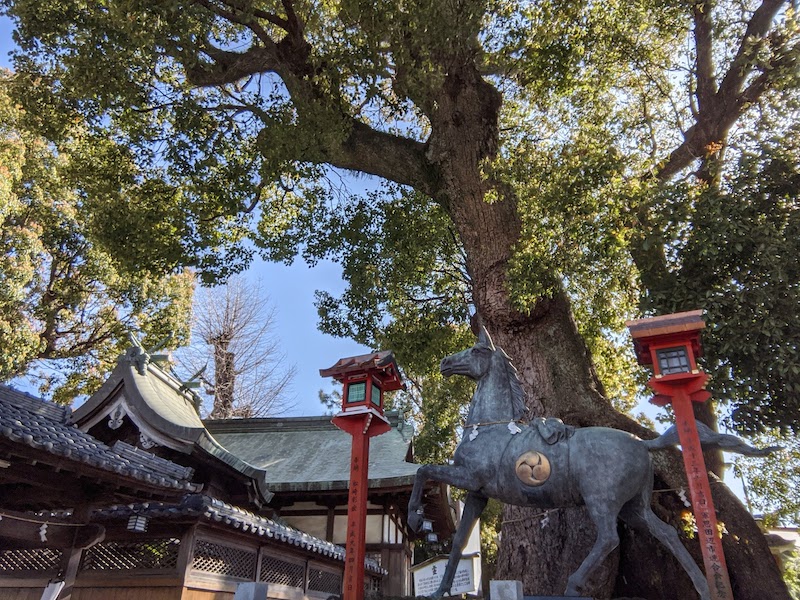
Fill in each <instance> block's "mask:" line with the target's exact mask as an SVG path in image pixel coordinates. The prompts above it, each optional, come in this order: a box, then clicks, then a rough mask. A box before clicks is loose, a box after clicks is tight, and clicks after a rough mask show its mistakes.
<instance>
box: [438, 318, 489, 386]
mask: <svg viewBox="0 0 800 600" xmlns="http://www.w3.org/2000/svg"><path fill="white" fill-rule="evenodd" d="M496 351H497V349H496V348H495V347H494V344H493V343H492V338H491V337H489V333H488V332H487V331H486V328H485V327H484V326H483V325H481V326H480V330H479V332H478V341H477V343H476V344H475V345H474V346H472V348H467V349H466V350H462V351H461V352H456V353H455V354H451V355H450V356H445V357H444V358H443V359H442V362H441V364H440V365H439V370H440V371H441V372H442V375H444V376H445V377H450V376H451V375H464V376H465V377H469V378H470V379H473V380H475V381H479V380H480V379H482V378H483V377H484V375H486V373H487V372H488V371H489V367H490V366H491V364H492V356H493V355H494V353H495V352H496Z"/></svg>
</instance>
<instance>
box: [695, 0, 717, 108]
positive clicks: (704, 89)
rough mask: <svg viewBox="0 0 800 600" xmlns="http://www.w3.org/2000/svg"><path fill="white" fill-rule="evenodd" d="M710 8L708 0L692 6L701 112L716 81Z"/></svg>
mask: <svg viewBox="0 0 800 600" xmlns="http://www.w3.org/2000/svg"><path fill="white" fill-rule="evenodd" d="M711 10H712V3H711V2H709V1H705V2H697V3H696V4H695V5H694V7H693V11H694V15H693V17H694V45H695V52H696V53H697V106H698V111H699V112H702V111H703V110H704V109H706V107H708V106H709V105H710V104H711V102H712V99H713V97H714V94H716V92H717V90H716V82H715V81H714V61H713V44H712V38H711V29H712V23H711Z"/></svg>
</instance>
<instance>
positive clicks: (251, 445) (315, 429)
mask: <svg viewBox="0 0 800 600" xmlns="http://www.w3.org/2000/svg"><path fill="white" fill-rule="evenodd" d="M387 417H388V418H389V420H390V422H391V424H392V429H391V430H390V431H388V432H387V433H384V434H383V435H379V436H377V437H374V438H372V439H371V440H370V451H369V479H370V482H369V485H370V487H371V488H379V487H381V488H385V487H406V486H411V485H412V484H413V482H414V475H415V474H416V472H417V469H418V468H419V465H415V464H412V463H410V462H407V461H406V459H407V458H410V455H411V452H410V445H411V434H412V430H411V426H409V425H407V424H404V423H402V422H401V421H399V420H398V418H397V415H396V414H392V413H388V414H387ZM205 423H206V426H207V427H208V430H209V431H210V432H211V433H212V434H213V435H214V438H215V439H217V440H218V441H219V442H220V443H221V444H222V445H223V446H225V447H226V448H227V449H228V450H229V451H230V452H231V453H233V454H235V455H237V456H239V457H240V458H242V459H243V460H245V461H247V462H248V463H250V464H252V465H254V466H256V467H258V468H260V469H263V470H264V472H265V473H266V476H267V481H268V482H269V489H270V490H271V491H273V492H281V491H287V492H288V491H317V490H318V491H325V490H342V489H347V486H348V482H349V479H350V448H351V440H352V438H351V437H350V435H348V434H347V433H345V432H343V431H341V430H339V429H337V428H336V427H335V426H334V425H333V424H332V423H331V417H330V416H326V417H296V418H273V419H229V420H216V421H206V422H205Z"/></svg>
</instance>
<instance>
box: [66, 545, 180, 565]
mask: <svg viewBox="0 0 800 600" xmlns="http://www.w3.org/2000/svg"><path fill="white" fill-rule="evenodd" d="M179 547H180V540H178V539H176V538H164V539H155V540H143V541H138V540H137V541H135V542H102V543H100V544H96V545H94V546H92V547H91V548H88V549H87V550H86V551H85V552H84V554H83V562H82V564H81V570H82V571H122V570H126V571H128V570H142V569H145V570H155V571H164V570H174V569H175V568H176V567H177V566H178V549H179Z"/></svg>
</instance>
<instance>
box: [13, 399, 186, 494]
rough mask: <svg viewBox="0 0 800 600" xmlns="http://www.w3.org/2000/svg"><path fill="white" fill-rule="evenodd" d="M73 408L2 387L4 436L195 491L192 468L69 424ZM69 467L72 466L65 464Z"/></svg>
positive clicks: (121, 472)
mask: <svg viewBox="0 0 800 600" xmlns="http://www.w3.org/2000/svg"><path fill="white" fill-rule="evenodd" d="M69 414H70V413H69V409H68V408H66V407H62V406H58V405H56V404H53V403H51V402H45V401H43V400H40V399H38V398H35V397H33V396H31V395H30V394H26V393H24V392H21V391H19V390H15V389H14V388H11V387H8V386H5V385H0V438H5V439H7V440H9V441H11V442H13V443H16V444H22V445H26V446H29V447H31V448H35V449H37V450H43V451H45V452H48V453H50V454H52V455H54V456H58V457H63V458H66V459H68V460H69V461H72V462H73V463H74V469H73V470H75V471H77V470H79V469H80V468H81V467H80V465H81V464H85V465H90V466H92V467H95V468H98V469H101V470H103V471H106V472H108V473H109V474H111V475H112V476H113V475H118V476H122V477H127V478H130V479H135V480H138V481H141V482H144V483H147V484H149V485H152V486H157V487H161V488H167V489H174V490H178V491H181V490H182V491H191V492H196V491H199V490H200V486H199V485H197V484H194V483H192V482H191V477H192V475H193V471H192V469H187V468H185V467H181V466H180V465H176V464H175V463H173V462H171V461H168V460H165V459H163V458H160V457H158V456H155V455H153V454H150V453H149V452H144V451H142V450H139V449H137V448H134V447H133V446H130V445H129V444H126V443H124V442H120V441H118V442H116V443H115V444H114V446H113V447H111V448H110V447H108V446H107V445H106V444H104V443H103V442H101V441H100V440H98V439H96V438H94V437H92V436H91V435H89V434H88V433H84V432H83V431H81V430H80V429H78V428H76V427H72V426H70V425H67V424H66V421H67V419H68V417H69ZM64 468H69V467H68V466H65V467H64Z"/></svg>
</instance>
